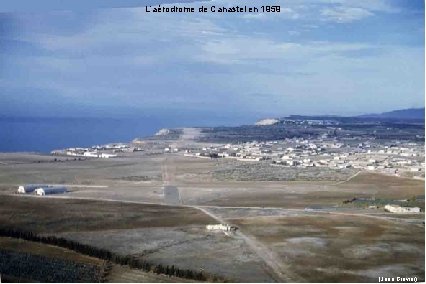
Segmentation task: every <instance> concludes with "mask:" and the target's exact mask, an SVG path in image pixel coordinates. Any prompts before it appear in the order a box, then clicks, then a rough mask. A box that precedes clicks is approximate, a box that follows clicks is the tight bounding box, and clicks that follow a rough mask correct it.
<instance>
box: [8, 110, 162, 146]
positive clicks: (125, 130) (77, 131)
mask: <svg viewBox="0 0 426 284" xmlns="http://www.w3.org/2000/svg"><path fill="white" fill-rule="evenodd" d="M166 124H167V123H162V122H159V121H156V120H149V119H113V118H0V152H43V153H48V152H50V151H52V150H55V149H62V148H67V147H89V146H93V145H97V144H105V143H111V142H129V141H131V140H133V139H134V138H136V137H146V136H150V135H153V134H154V133H155V132H156V131H157V130H158V129H160V128H163V127H165V125H166Z"/></svg>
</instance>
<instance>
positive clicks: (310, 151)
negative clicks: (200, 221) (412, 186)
mask: <svg viewBox="0 0 426 284" xmlns="http://www.w3.org/2000/svg"><path fill="white" fill-rule="evenodd" d="M184 156H190V157H199V158H232V159H236V160H238V161H244V162H257V161H264V160H269V161H270V164H271V165H274V166H283V167H298V168H307V167H325V168H332V169H345V168H356V169H362V170H369V171H381V172H386V173H392V174H397V175H398V174H400V173H401V172H412V173H413V174H414V175H422V176H424V171H425V170H424V169H425V163H424V145H423V144H422V145H420V144H416V143H402V142H399V141H392V142H389V143H378V142H376V141H364V142H361V143H359V142H355V141H344V142H342V141H338V140H336V139H327V138H319V139H315V140H307V139H296V138H292V139H285V140H280V141H267V142H257V141H253V142H246V143H240V144H225V145H211V146H206V147H202V148H199V149H184Z"/></svg>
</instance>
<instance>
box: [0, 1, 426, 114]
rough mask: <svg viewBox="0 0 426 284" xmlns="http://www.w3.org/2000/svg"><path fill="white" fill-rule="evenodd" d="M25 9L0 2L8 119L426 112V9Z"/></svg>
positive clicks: (285, 5) (413, 4)
mask: <svg viewBox="0 0 426 284" xmlns="http://www.w3.org/2000/svg"><path fill="white" fill-rule="evenodd" d="M171 1H173V0H171ZM24 2H25V0H18V1H12V0H6V1H2V2H1V4H0V12H1V13H0V92H1V93H0V116H43V117H70V116H71V117H92V116H95V117H128V116H131V117H139V116H140V117H144V116H150V115H158V114H161V115H163V114H164V115H168V116H170V117H171V118H172V119H173V118H174V119H179V117H182V116H185V117H186V118H187V119H188V118H189V120H191V119H193V120H196V119H199V118H203V119H204V120H207V121H208V120H209V117H212V119H213V117H216V118H217V117H221V118H223V119H222V121H225V122H226V121H229V122H231V121H232V122H236V121H238V122H249V121H255V120H257V119H260V118H265V117H282V116H286V115H291V114H333V115H355V114H365V113H375V112H383V111H389V110H394V109H404V108H411V107H423V106H424V103H425V101H424V93H425V90H424V76H425V74H424V62H425V61H424V33H425V31H424V1H423V0H410V1H405V0H390V1H387V0H368V1H366V0H365V1H362V0H361V1H360V0H347V1H345V0H297V1H296V0H275V1H273V0H266V1H257V0H251V1H248V0H235V1H230V0H227V1H225V0H215V1H205V2H204V1H197V2H191V3H180V4H164V6H165V7H168V6H169V7H170V6H174V5H176V6H187V7H195V8H196V10H198V7H200V6H205V7H210V6H212V5H214V6H216V7H223V6H224V7H232V6H236V5H240V6H242V5H247V6H256V7H260V6H262V5H267V4H270V5H280V6H281V12H280V13H275V14H272V13H269V14H267V13H240V14H226V13H183V14H172V13H170V14H166V13H146V12H145V8H144V7H137V5H138V3H140V1H133V0H127V1H120V5H121V8H117V7H116V4H113V3H117V2H116V1H115V2H114V1H104V2H102V3H103V5H102V6H97V7H95V6H94V5H95V4H93V3H96V1H94V2H92V5H91V6H85V4H84V3H85V2H88V1H85V2H70V1H68V2H64V3H68V4H67V5H64V6H63V7H56V6H53V5H54V4H52V3H55V1H54V2H52V1H50V2H49V1H47V0H45V1H41V2H37V3H41V4H40V5H39V6H35V5H33V6H31V5H26V6H23V5H21V4H22V3H24ZM31 2H32V3H34V2H35V1H31ZM159 2H161V0H152V1H150V2H149V3H150V4H152V5H154V4H157V3H159ZM169 2H170V1H169ZM180 2H182V1H180ZM43 3H44V4H43ZM70 3H79V4H70ZM98 3H101V2H100V1H98ZM20 5H21V6H20ZM56 5H57V4H56ZM114 5H115V6H114ZM24 7H25V8H24Z"/></svg>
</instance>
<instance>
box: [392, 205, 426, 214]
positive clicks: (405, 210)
mask: <svg viewBox="0 0 426 284" xmlns="http://www.w3.org/2000/svg"><path fill="white" fill-rule="evenodd" d="M385 210H386V211H388V212H391V213H420V212H421V211H422V210H421V209H420V208H419V207H401V206H399V205H393V204H387V205H386V206H385Z"/></svg>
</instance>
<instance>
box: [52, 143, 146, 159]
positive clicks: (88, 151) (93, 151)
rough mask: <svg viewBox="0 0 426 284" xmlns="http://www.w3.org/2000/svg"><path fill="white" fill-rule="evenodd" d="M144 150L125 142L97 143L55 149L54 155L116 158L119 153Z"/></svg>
mask: <svg viewBox="0 0 426 284" xmlns="http://www.w3.org/2000/svg"><path fill="white" fill-rule="evenodd" d="M138 151H143V149H142V148H140V147H131V146H130V145H129V144H125V143H114V144H106V145H95V146H92V147H90V148H66V149H63V150H54V151H52V152H51V154H52V155H61V156H73V157H90V158H104V159H108V158H115V157H117V156H118V155H117V153H125V152H138Z"/></svg>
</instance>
